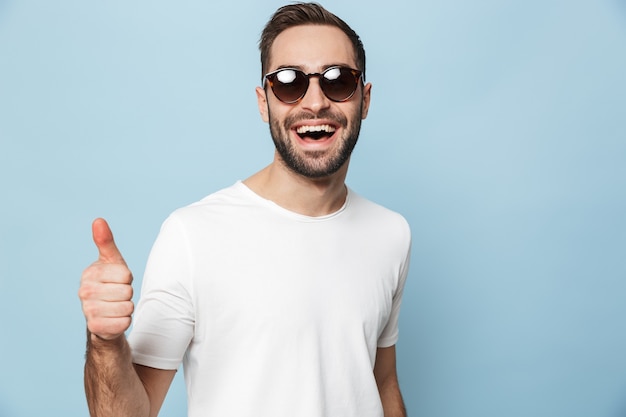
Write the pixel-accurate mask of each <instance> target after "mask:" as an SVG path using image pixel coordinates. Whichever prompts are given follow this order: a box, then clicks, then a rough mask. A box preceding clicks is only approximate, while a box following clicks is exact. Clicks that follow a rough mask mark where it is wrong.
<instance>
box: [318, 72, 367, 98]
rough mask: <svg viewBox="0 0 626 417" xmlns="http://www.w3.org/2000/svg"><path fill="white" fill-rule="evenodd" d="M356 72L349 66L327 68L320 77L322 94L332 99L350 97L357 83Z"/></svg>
mask: <svg viewBox="0 0 626 417" xmlns="http://www.w3.org/2000/svg"><path fill="white" fill-rule="evenodd" d="M358 81H359V79H358V73H355V71H353V70H351V69H349V68H340V67H334V68H329V69H327V70H326V72H324V73H323V76H322V77H321V78H320V83H321V87H322V89H323V90H324V94H326V96H327V97H328V98H329V99H331V100H333V101H345V100H347V99H349V98H350V97H352V95H353V94H354V92H355V91H356V87H357V85H358Z"/></svg>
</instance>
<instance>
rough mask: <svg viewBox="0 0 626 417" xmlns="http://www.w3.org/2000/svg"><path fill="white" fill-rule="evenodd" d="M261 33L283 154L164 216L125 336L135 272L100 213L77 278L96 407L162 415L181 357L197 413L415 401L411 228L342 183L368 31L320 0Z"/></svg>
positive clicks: (277, 412)
mask: <svg viewBox="0 0 626 417" xmlns="http://www.w3.org/2000/svg"><path fill="white" fill-rule="evenodd" d="M260 49H261V60H262V71H263V74H264V77H263V86H262V87H257V89H256V93H257V100H258V106H259V111H260V113H261V117H262V119H263V120H264V121H265V122H268V123H269V126H270V131H271V135H272V138H273V140H274V143H275V145H276V152H275V155H274V160H273V161H272V163H271V164H270V165H269V166H267V167H266V168H265V169H263V170H261V171H260V172H258V173H256V174H254V175H253V176H251V177H250V178H248V179H246V180H245V181H243V182H237V183H236V184H235V185H233V186H231V187H229V188H227V189H224V190H221V191H219V192H217V193H214V194H212V195H210V196H208V197H206V198H204V199H203V200H201V201H199V202H197V203H195V204H192V205H190V206H188V207H184V208H182V209H179V210H177V211H175V212H174V213H173V214H172V215H171V216H170V217H169V218H168V219H167V220H166V222H165V223H164V224H163V227H162V229H161V232H160V234H159V237H158V239H157V241H156V242H155V245H154V247H153V250H152V252H151V255H150V259H149V261H148V265H147V267H146V274H145V277H144V282H143V287H142V294H141V299H140V301H139V303H138V306H137V310H136V312H135V315H134V325H133V330H132V332H131V334H130V336H129V338H128V340H127V339H126V338H125V336H124V332H125V331H126V330H127V329H128V328H129V326H130V324H131V314H132V313H133V309H134V306H133V303H132V301H131V297H132V287H131V280H132V276H131V273H130V271H129V270H128V268H127V266H126V264H125V262H124V260H123V258H122V256H121V254H120V253H119V251H118V250H117V248H116V246H115V243H114V242H113V237H112V234H111V231H110V229H109V227H108V225H107V224H106V222H105V221H104V220H102V219H98V220H96V221H95V222H94V224H93V236H94V242H95V243H96V245H97V247H98V250H99V253H100V256H99V259H98V261H96V262H95V263H94V264H92V265H91V266H90V267H89V268H87V270H85V272H84V274H83V277H82V280H81V288H80V290H79V296H80V298H81V301H82V305H83V311H84V313H85V317H86V319H87V326H88V349H87V360H86V365H85V386H86V392H87V399H88V403H89V408H90V412H91V414H92V416H114V417H122V416H133V417H138V416H156V415H157V414H158V412H159V408H160V407H161V404H162V402H163V400H164V398H165V395H166V393H167V390H168V388H169V385H170V383H171V381H172V379H173V377H174V374H175V372H176V369H177V368H178V367H179V365H180V363H181V362H182V363H183V365H184V369H185V380H186V384H187V390H188V402H189V407H188V408H189V415H190V416H192V417H198V416H255V417H257V416H271V417H278V416H285V417H286V416H289V417H293V416H310V417H350V416H353V417H357V416H358V417H382V416H383V415H384V416H385V417H396V416H405V411H404V406H403V403H402V398H401V395H400V390H399V387H398V380H397V375H396V354H395V343H396V341H397V325H398V314H399V307H400V300H401V295H402V289H403V286H404V281H405V279H406V275H407V269H408V257H409V247H410V232H409V228H408V225H407V223H406V221H405V220H404V219H403V218H402V217H401V216H400V215H398V214H396V213H393V212H391V211H389V210H387V209H384V208H382V207H380V206H378V205H376V204H374V203H371V202H369V201H367V200H365V199H363V198H362V197H360V196H358V195H357V194H355V193H354V192H352V191H351V190H350V189H348V188H347V187H346V186H345V183H344V181H345V177H346V173H347V169H348V163H349V159H350V154H351V152H352V149H353V148H354V146H355V144H356V141H357V137H358V134H359V130H360V124H361V120H362V119H364V118H365V117H366V116H367V112H368V108H369V104H370V94H371V84H369V83H365V81H364V79H365V76H364V70H365V53H364V51H363V46H362V44H361V41H360V40H359V37H358V36H357V35H356V33H354V31H352V29H350V28H349V27H348V26H347V25H346V24H345V23H344V22H343V21H342V20H340V19H339V18H337V17H336V16H334V15H333V14H331V13H329V12H327V11H326V10H325V9H323V8H322V7H321V6H319V5H317V4H310V3H309V4H294V5H289V6H285V7H283V8H280V9H279V10H278V11H277V12H276V13H275V14H274V16H273V17H272V19H271V20H270V21H269V22H268V24H267V26H266V27H265V29H264V31H263V34H262V36H261V42H260Z"/></svg>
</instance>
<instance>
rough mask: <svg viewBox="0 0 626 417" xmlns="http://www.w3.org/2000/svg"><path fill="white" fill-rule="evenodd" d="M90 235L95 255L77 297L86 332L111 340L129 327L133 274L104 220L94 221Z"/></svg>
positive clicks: (131, 310)
mask: <svg viewBox="0 0 626 417" xmlns="http://www.w3.org/2000/svg"><path fill="white" fill-rule="evenodd" d="M92 233H93V241H94V243H95V244H96V247H97V248H98V253H99V256H98V260H97V261H96V262H94V263H93V264H91V265H90V266H89V267H88V268H87V269H85V271H84V272H83V275H82V277H81V280H80V289H79V290H78V297H79V298H80V300H81V303H82V307H83V313H84V314H85V318H86V319H87V329H88V330H89V331H90V332H91V334H92V335H96V336H98V337H99V338H101V339H105V340H112V339H115V338H117V337H119V336H121V335H122V334H124V332H125V331H126V330H127V329H128V327H130V323H131V315H132V313H133V310H134V304H133V302H132V297H133V287H132V285H131V284H132V281H133V275H132V274H131V272H130V270H129V269H128V266H127V265H126V262H125V261H124V258H123V257H122V254H121V253H120V251H119V250H118V249H117V246H116V245H115V241H114V240H113V234H112V233H111V229H110V228H109V225H108V224H107V222H106V221H105V220H104V219H96V220H94V222H93V224H92Z"/></svg>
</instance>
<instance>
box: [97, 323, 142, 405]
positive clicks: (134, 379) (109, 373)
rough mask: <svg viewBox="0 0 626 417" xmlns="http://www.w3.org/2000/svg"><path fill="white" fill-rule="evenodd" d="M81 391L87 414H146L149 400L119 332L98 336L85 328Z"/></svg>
mask: <svg viewBox="0 0 626 417" xmlns="http://www.w3.org/2000/svg"><path fill="white" fill-rule="evenodd" d="M85 392H86V395H87V404H88V405H89V413H90V415H91V417H148V416H149V414H150V401H149V398H148V395H147V393H146V390H145V388H144V386H143V383H142V382H141V380H140V379H139V376H138V375H137V373H136V372H135V369H134V366H133V363H132V360H131V354H130V347H129V345H128V343H127V341H126V338H125V337H124V336H123V335H122V336H120V337H118V338H117V339H114V340H102V339H99V338H98V337H97V336H95V335H92V334H91V333H89V332H88V334H87V355H86V361H85Z"/></svg>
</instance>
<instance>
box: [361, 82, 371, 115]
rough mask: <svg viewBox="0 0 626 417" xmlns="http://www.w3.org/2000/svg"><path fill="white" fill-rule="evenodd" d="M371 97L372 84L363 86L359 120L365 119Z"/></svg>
mask: <svg viewBox="0 0 626 417" xmlns="http://www.w3.org/2000/svg"><path fill="white" fill-rule="evenodd" d="M371 97H372V83H367V84H365V85H364V86H363V98H362V100H361V119H365V118H366V117H367V112H368V111H369V109H370V98H371Z"/></svg>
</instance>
